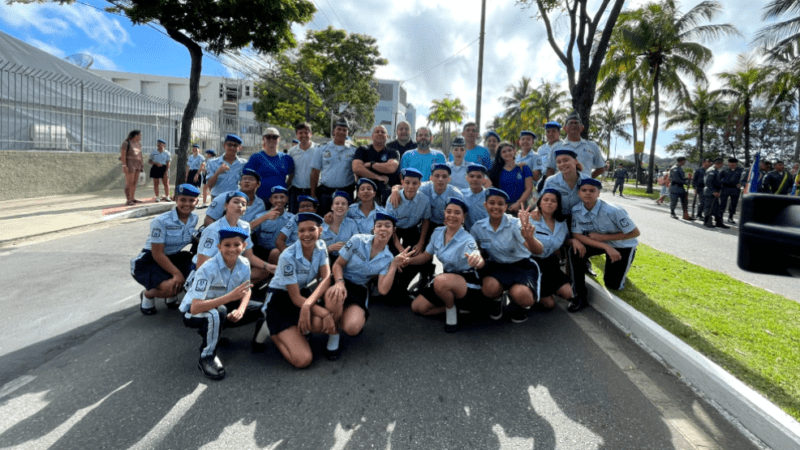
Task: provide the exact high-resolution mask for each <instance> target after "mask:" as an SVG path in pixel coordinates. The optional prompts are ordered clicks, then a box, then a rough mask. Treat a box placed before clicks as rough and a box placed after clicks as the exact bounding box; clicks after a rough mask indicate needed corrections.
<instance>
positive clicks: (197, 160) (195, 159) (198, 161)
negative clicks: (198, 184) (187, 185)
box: [186, 155, 205, 181]
mask: <svg viewBox="0 0 800 450" xmlns="http://www.w3.org/2000/svg"><path fill="white" fill-rule="evenodd" d="M203 161H205V158H203V157H202V156H200V155H189V159H187V160H186V165H188V166H189V170H200V166H201V165H203ZM189 181H191V180H189Z"/></svg>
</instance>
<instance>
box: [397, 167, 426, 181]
mask: <svg viewBox="0 0 800 450" xmlns="http://www.w3.org/2000/svg"><path fill="white" fill-rule="evenodd" d="M400 175H402V176H403V178H405V177H414V178H419V179H422V172H420V171H419V170H417V169H414V168H413V167H406V168H405V169H402V170H401V171H400Z"/></svg>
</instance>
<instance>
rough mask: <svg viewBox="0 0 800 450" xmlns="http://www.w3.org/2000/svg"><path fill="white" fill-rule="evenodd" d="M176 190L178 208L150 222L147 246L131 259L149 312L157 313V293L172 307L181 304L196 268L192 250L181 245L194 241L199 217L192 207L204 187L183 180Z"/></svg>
mask: <svg viewBox="0 0 800 450" xmlns="http://www.w3.org/2000/svg"><path fill="white" fill-rule="evenodd" d="M175 192H176V194H177V195H176V197H175V209H173V210H171V211H169V212H165V213H164V214H161V215H160V216H158V217H156V218H155V219H153V220H152V221H151V222H150V235H149V236H148V237H147V242H146V243H145V244H144V249H143V250H142V252H141V253H139V255H137V256H136V257H135V258H133V259H132V260H131V275H132V276H133V278H134V279H135V280H136V281H137V282H138V283H139V284H141V285H142V286H144V288H145V289H144V290H143V291H142V292H141V293H140V294H139V301H140V306H139V310H140V311H141V312H142V314H144V315H146V316H149V315H151V314H155V313H156V304H155V298H156V297H159V298H163V299H164V300H165V302H166V303H167V306H168V307H170V308H175V307H177V306H178V303H177V298H176V296H177V295H178V294H179V293H180V292H181V291H183V284H184V283H185V282H186V277H188V276H189V273H190V272H191V271H192V254H191V253H190V252H187V251H181V249H183V248H184V247H186V246H187V245H189V244H191V243H192V234H193V233H194V228H195V226H196V225H197V220H198V218H197V215H196V214H194V213H193V212H192V211H194V208H195V206H197V197H198V196H199V195H200V190H199V189H197V188H196V187H194V186H192V185H190V184H182V185H180V186H178V189H176V191H175Z"/></svg>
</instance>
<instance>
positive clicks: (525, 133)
mask: <svg viewBox="0 0 800 450" xmlns="http://www.w3.org/2000/svg"><path fill="white" fill-rule="evenodd" d="M522 136H530V137H532V138H533V139H536V133H534V132H533V131H528V130H524V131H520V133H519V137H522Z"/></svg>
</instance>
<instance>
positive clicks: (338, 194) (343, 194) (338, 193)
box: [332, 191, 353, 204]
mask: <svg viewBox="0 0 800 450" xmlns="http://www.w3.org/2000/svg"><path fill="white" fill-rule="evenodd" d="M336 197H342V198H343V199H345V200H347V203H348V204H349V203H351V202H352V201H353V199H352V198H351V197H350V194H348V193H347V192H345V191H336V192H334V193H333V197H332V198H336Z"/></svg>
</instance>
